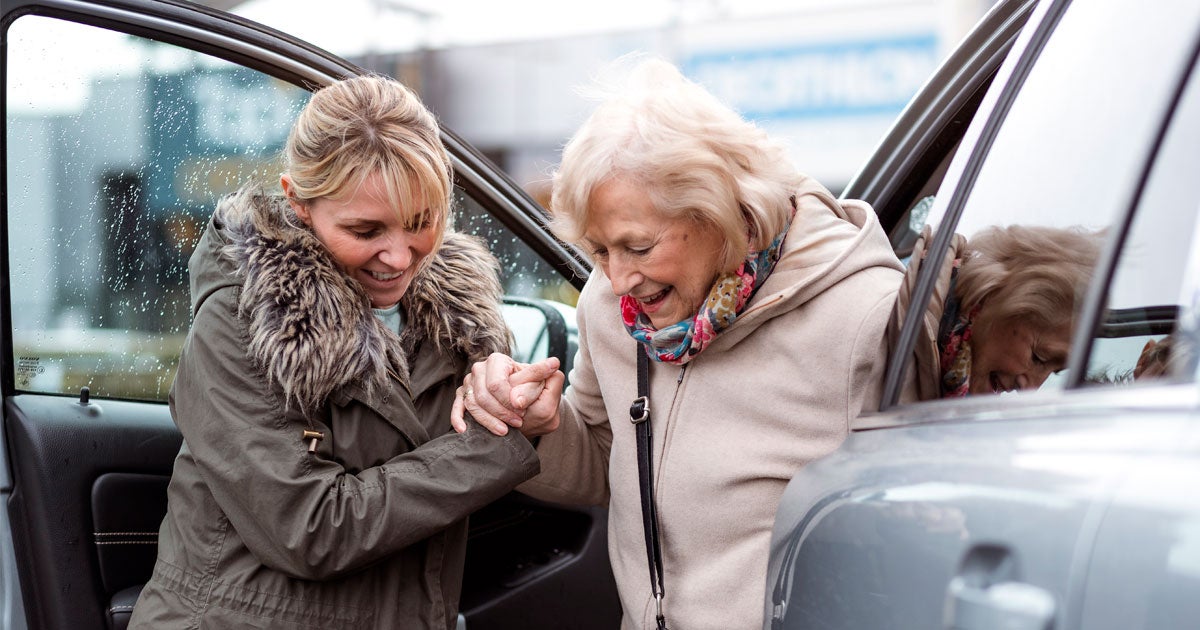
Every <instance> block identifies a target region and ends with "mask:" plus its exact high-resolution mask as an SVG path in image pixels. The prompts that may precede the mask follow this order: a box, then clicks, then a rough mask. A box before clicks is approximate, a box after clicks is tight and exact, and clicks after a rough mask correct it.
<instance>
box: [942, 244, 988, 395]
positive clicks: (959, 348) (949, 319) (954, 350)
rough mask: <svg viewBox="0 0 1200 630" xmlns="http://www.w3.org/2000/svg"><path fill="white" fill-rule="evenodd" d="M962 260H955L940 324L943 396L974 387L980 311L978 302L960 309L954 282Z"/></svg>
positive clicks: (959, 393)
mask: <svg viewBox="0 0 1200 630" xmlns="http://www.w3.org/2000/svg"><path fill="white" fill-rule="evenodd" d="M960 262H961V261H959V260H955V261H954V269H953V271H951V275H950V291H949V293H950V296H949V297H947V298H946V304H945V306H944V307H943V310H942V321H941V323H940V324H939V326H938V349H939V350H940V351H941V360H940V366H941V371H942V398H962V397H964V396H966V395H967V393H968V392H969V391H970V389H971V332H972V329H973V327H974V324H975V317H976V316H978V315H979V307H980V306H981V305H979V304H976V305H975V308H972V309H971V312H969V313H966V314H961V315H960V313H959V304H958V298H957V297H955V295H954V285H955V284H956V281H957V280H958V267H959V264H960Z"/></svg>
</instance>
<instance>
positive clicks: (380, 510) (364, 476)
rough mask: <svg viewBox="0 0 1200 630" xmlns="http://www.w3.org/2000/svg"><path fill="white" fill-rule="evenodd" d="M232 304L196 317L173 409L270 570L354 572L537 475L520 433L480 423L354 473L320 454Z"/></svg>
mask: <svg viewBox="0 0 1200 630" xmlns="http://www.w3.org/2000/svg"><path fill="white" fill-rule="evenodd" d="M214 297H215V296H214ZM226 298H227V296H226ZM230 302H231V300H229V299H208V300H206V301H205V303H204V305H203V306H202V307H201V308H200V310H199V312H198V313H197V314H196V318H195V321H194V322H193V325H192V334H191V335H190V337H189V340H188V344H187V346H186V349H185V351H184V354H183V356H182V357H181V359H180V367H179V371H178V374H177V376H176V381H175V385H174V387H173V389H172V397H171V405H172V413H173V414H174V417H175V420H176V424H177V425H178V426H179V429H180V431H181V432H182V433H183V438H184V441H185V443H186V445H187V449H188V450H189V451H190V453H191V456H192V458H193V459H194V460H195V462H196V466H197V467H198V469H199V472H200V476H201V479H202V480H203V482H204V485H205V486H206V488H207V490H208V491H209V492H210V493H211V494H212V496H213V499H214V500H215V501H216V503H217V505H218V506H219V507H220V509H221V510H222V512H223V513H224V515H225V517H227V518H228V520H229V524H230V525H231V526H232V528H233V529H234V530H236V532H237V534H238V536H239V537H240V538H241V539H242V540H243V541H244V542H245V544H246V545H247V547H248V548H249V550H250V551H251V553H253V554H254V555H255V557H256V558H258V560H259V561H260V562H261V563H262V564H264V565H266V566H267V567H270V568H272V569H274V570H277V571H280V572H283V573H285V574H287V575H290V576H292V577H296V578H301V579H310V580H320V579H328V578H332V577H336V576H338V575H340V574H343V573H346V572H350V571H354V570H356V569H359V568H362V567H364V566H366V565H368V564H371V563H373V562H376V561H378V560H380V559H382V558H384V557H386V556H388V555H390V554H393V553H395V552H397V551H399V550H401V549H403V548H404V547H407V546H409V545H412V544H414V543H417V542H419V541H422V540H424V539H426V538H428V537H430V536H431V535H433V534H436V533H437V532H439V531H441V530H443V529H445V528H446V527H448V526H450V525H451V524H453V523H455V522H457V521H459V520H461V519H463V518H465V517H466V516H467V515H468V514H470V513H471V512H472V511H474V510H476V509H478V508H480V507H482V506H484V505H486V504H488V503H490V502H492V501H494V500H495V499H497V498H499V497H500V496H502V495H504V494H505V493H507V492H508V491H509V490H511V489H512V488H513V487H515V486H516V485H517V484H519V483H520V482H522V481H524V480H526V479H528V478H530V477H531V476H533V475H535V474H537V470H538V460H537V455H536V454H535V452H534V451H533V448H532V446H531V445H530V444H529V442H528V441H527V440H526V439H525V438H524V437H522V436H521V435H520V433H519V432H516V431H513V432H511V433H510V434H509V435H508V436H505V437H496V436H493V435H491V434H490V433H488V432H487V431H485V430H483V429H481V428H475V429H474V430H469V431H468V432H467V433H465V434H461V435H460V434H456V433H448V434H446V435H443V436H440V437H437V438H435V439H432V440H430V441H428V442H426V443H424V444H422V445H420V446H419V447H417V448H415V449H413V450H412V451H410V452H407V453H404V454H402V455H399V456H397V457H395V458H393V459H391V460H390V461H387V462H385V463H383V464H382V465H379V466H375V467H372V468H367V469H365V470H362V471H360V472H358V473H356V474H351V473H349V472H348V471H347V470H346V469H345V468H343V467H342V466H341V465H340V464H339V463H338V462H336V461H331V460H327V459H323V458H320V457H314V456H311V455H310V454H308V453H307V452H306V445H305V443H304V442H303V441H302V439H301V432H302V431H303V429H304V428H306V424H305V423H304V422H303V421H301V420H300V415H299V414H297V413H296V412H295V411H294V410H292V411H290V412H289V411H288V410H287V409H286V406H285V405H284V401H283V400H281V399H280V394H279V393H278V390H277V389H276V388H273V387H271V386H270V384H269V383H268V382H266V379H264V378H263V377H262V376H261V374H259V373H258V372H257V370H254V369H253V368H251V367H250V366H249V360H248V358H247V356H246V353H245V348H246V347H247V344H246V343H245V341H246V340H245V339H242V338H241V335H242V332H241V331H242V327H241V325H240V324H239V322H238V319H237V316H236V313H235V312H234V310H233V308H232V307H231V306H230Z"/></svg>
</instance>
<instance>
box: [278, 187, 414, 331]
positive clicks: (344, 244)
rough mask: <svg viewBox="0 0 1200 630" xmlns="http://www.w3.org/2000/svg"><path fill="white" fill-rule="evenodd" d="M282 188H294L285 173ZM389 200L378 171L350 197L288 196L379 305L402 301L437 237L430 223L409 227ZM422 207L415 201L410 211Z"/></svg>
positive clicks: (285, 191)
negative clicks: (301, 199)
mask: <svg viewBox="0 0 1200 630" xmlns="http://www.w3.org/2000/svg"><path fill="white" fill-rule="evenodd" d="M283 187H284V193H285V194H286V193H287V192H288V190H289V188H290V181H289V180H288V179H287V177H286V176H285V177H284V180H283ZM386 199H387V197H386V196H384V194H383V183H382V178H381V177H380V176H379V175H378V174H376V175H371V176H369V177H367V178H366V179H365V180H363V184H362V186H359V187H358V188H357V189H356V190H355V191H354V194H353V195H351V196H350V197H348V198H346V199H327V198H321V199H315V200H312V201H309V202H307V203H303V204H302V203H298V202H296V201H292V200H289V202H290V203H291V205H292V208H293V209H294V210H295V211H296V216H298V217H299V218H300V220H301V221H304V223H305V224H307V225H308V226H309V227H311V228H312V230H313V233H314V234H316V236H317V239H319V240H320V241H321V243H322V244H324V245H325V248H326V249H327V250H329V254H330V255H331V256H332V257H333V260H334V262H336V263H337V264H338V266H339V267H340V268H341V270H342V271H343V272H345V274H346V275H348V276H350V277H351V278H354V279H355V280H357V281H358V282H359V284H361V285H362V286H363V288H364V289H366V290H367V295H369V296H370V298H371V306H373V307H375V308H387V307H390V306H392V305H393V304H396V303H397V302H399V301H400V298H401V297H402V296H403V295H404V292H405V291H407V290H408V287H409V285H410V284H412V277H413V274H414V273H415V272H416V271H417V269H418V268H419V266H420V264H421V261H422V260H424V259H425V257H426V256H428V255H429V253H430V252H431V251H433V246H434V244H435V243H436V242H437V233H436V230H435V229H434V228H433V227H432V226H429V225H422V226H416V228H415V229H409V227H407V226H406V225H405V223H404V221H402V220H401V217H399V216H397V214H396V212H395V210H393V208H392V206H391V205H390V204H389V203H388V202H387V201H386ZM418 208H419V206H417V205H416V203H415V202H414V205H413V206H412V210H413V211H414V212H415V211H416V210H417V209H418Z"/></svg>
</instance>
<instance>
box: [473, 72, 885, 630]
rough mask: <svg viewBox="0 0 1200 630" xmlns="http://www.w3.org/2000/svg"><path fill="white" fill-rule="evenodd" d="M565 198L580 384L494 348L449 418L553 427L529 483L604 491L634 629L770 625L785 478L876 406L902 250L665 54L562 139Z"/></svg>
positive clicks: (529, 489) (558, 497) (576, 497)
mask: <svg viewBox="0 0 1200 630" xmlns="http://www.w3.org/2000/svg"><path fill="white" fill-rule="evenodd" d="M552 206H553V211H554V224H555V227H556V229H557V232H558V234H560V235H561V236H562V237H563V238H564V239H567V240H569V241H572V242H575V243H579V244H581V245H582V246H583V247H584V248H586V249H587V250H588V251H589V252H591V255H592V256H593V258H594V260H595V262H596V265H597V269H596V271H595V272H594V273H593V274H592V276H591V277H590V278H589V279H588V282H587V285H586V286H585V287H584V289H583V292H582V295H581V296H580V300H579V309H578V319H579V354H578V357H577V359H576V361H575V367H574V370H573V372H572V374H571V381H570V382H571V386H570V388H569V389H568V390H567V391H566V392H565V394H563V395H562V396H561V398H560V397H559V390H560V388H561V386H562V375H561V373H558V372H556V371H555V370H554V369H553V368H554V367H556V365H557V364H556V362H554V361H553V360H550V361H548V362H544V363H539V364H534V365H531V366H522V365H519V364H517V363H515V362H513V361H512V360H511V359H509V358H508V357H504V356H502V355H493V356H492V357H490V358H489V359H488V361H487V362H485V363H483V364H476V366H475V369H474V370H473V372H472V375H471V376H469V377H468V378H466V379H464V387H463V388H462V390H461V396H462V398H461V399H460V401H459V403H458V404H456V414H455V422H456V428H458V429H460V430H461V429H463V428H465V427H466V426H467V424H470V423H465V424H464V423H463V421H462V418H463V415H462V411H463V408H464V407H465V410H466V411H469V412H470V414H471V416H472V417H473V418H474V419H475V420H476V421H478V422H479V423H481V424H484V425H485V426H488V427H489V428H491V429H492V430H493V431H495V432H497V433H504V432H505V431H506V425H512V426H515V427H519V428H520V429H521V430H522V431H524V432H525V433H526V434H527V435H539V434H543V433H546V432H547V431H549V430H551V429H552V428H554V427H558V429H557V431H555V432H553V433H548V434H545V435H542V437H541V438H540V442H539V443H538V455H539V457H541V459H542V468H543V472H542V474H541V475H540V476H538V477H536V478H535V479H534V480H533V481H531V482H529V483H526V484H524V485H523V486H521V488H520V490H521V491H523V492H526V493H528V494H531V495H534V496H536V497H539V498H542V499H546V500H550V501H560V502H584V503H593V504H607V505H608V507H609V543H610V545H609V550H610V554H611V560H612V565H613V570H614V573H615V575H616V580H617V588H618V590H619V593H620V598H621V604H622V607H623V609H624V620H623V627H624V628H652V627H655V626H656V625H657V626H658V627H662V625H663V624H664V620H665V623H666V624H669V625H670V627H672V628H684V629H692V628H721V629H724V630H729V629H737V628H747V629H749V628H755V629H757V628H761V627H762V621H763V620H762V609H763V604H762V602H763V597H764V585H765V582H766V568H767V553H768V543H769V538H770V534H771V526H772V521H773V519H774V514H775V509H776V507H777V505H778V501H779V498H780V495H781V494H782V492H783V489H784V486H785V485H786V484H787V482H788V480H789V479H791V478H792V476H793V475H794V474H795V473H796V471H797V470H798V469H800V468H801V467H802V466H804V465H805V464H807V463H808V462H810V461H812V460H813V459H815V458H817V457H820V456H822V455H824V454H826V453H828V452H829V451H831V450H832V449H834V448H835V447H836V446H837V445H838V444H839V443H840V442H841V441H842V439H843V438H844V437H845V436H846V434H847V430H848V426H849V423H850V421H851V419H853V418H854V417H856V416H857V415H858V414H859V412H860V411H862V410H863V409H864V408H870V407H871V406H872V405H874V404H876V403H877V401H878V397H879V394H880V375H881V372H882V370H883V367H884V363H885V361H884V346H883V340H884V329H885V326H886V324H887V321H888V316H889V314H890V312H891V309H892V303H893V301H894V300H895V294H896V288H897V286H898V285H899V283H900V279H901V273H900V269H901V267H900V265H899V262H898V261H897V260H896V258H895V256H894V255H893V253H892V250H891V248H890V246H889V244H888V241H887V238H886V237H885V235H884V233H883V231H882V230H881V229H880V227H879V225H878V223H877V222H876V218H875V215H874V213H873V212H872V210H871V208H870V207H869V206H867V205H866V204H863V203H858V202H841V203H839V202H838V200H836V199H835V198H834V197H833V196H832V195H831V194H830V193H829V191H827V190H826V189H825V188H823V187H822V186H821V185H820V184H818V183H817V182H815V181H813V180H812V179H810V178H808V177H805V176H804V175H801V174H800V173H798V172H797V171H796V170H795V168H794V167H793V166H792V165H791V163H790V161H789V160H788V157H787V155H786V153H785V151H784V150H783V149H782V148H781V147H780V146H778V145H776V144H775V143H773V142H771V141H769V140H768V138H767V136H766V135H765V134H764V133H763V132H762V131H761V130H759V129H758V128H756V127H755V126H754V125H752V124H750V123H748V122H746V121H744V120H743V119H741V118H740V117H739V116H738V115H737V114H735V113H734V112H733V111H732V110H730V109H729V108H727V107H725V106H724V105H722V104H721V103H719V102H718V101H717V100H716V99H715V98H714V97H713V96H711V95H710V94H708V93H707V92H705V91H704V90H703V89H702V88H701V87H699V86H698V85H696V84H694V83H692V82H690V81H688V80H686V79H685V78H684V77H682V76H681V75H680V74H679V72H678V71H677V70H676V69H675V68H673V67H671V66H670V65H669V64H667V63H665V62H661V61H654V60H652V61H647V62H643V63H642V64H641V65H639V66H638V67H637V68H635V69H634V71H633V72H632V74H631V77H630V79H629V84H628V86H627V88H626V89H625V91H623V92H618V93H612V94H610V95H609V96H608V97H607V99H606V100H605V101H604V102H603V103H602V104H601V105H600V106H599V108H598V109H597V110H596V111H595V112H594V113H593V114H592V115H591V117H590V118H589V119H588V120H587V121H586V122H585V123H584V124H583V126H582V128H581V129H580V130H579V131H578V132H577V133H576V135H575V136H574V138H572V139H571V141H570V142H569V143H568V144H567V146H566V148H565V149H564V151H563V157H562V163H561V166H560V168H559V170H558V172H557V174H556V175H555V178H554V193H553V204H552ZM647 357H648V359H649V360H648V363H649V365H648V367H647V369H646V372H647V377H648V378H647V386H646V387H639V383H638V380H639V367H638V364H639V362H641V360H642V359H643V358H647ZM643 394H646V395H648V399H649V410H650V414H649V415H650V419H649V423H650V425H652V426H653V430H652V432H651V433H652V434H653V435H652V438H651V439H650V440H649V449H648V452H647V453H645V454H644V455H641V456H640V455H639V452H638V451H639V447H638V445H637V444H636V443H635V442H636V441H637V439H636V437H635V434H636V433H637V432H638V429H637V428H635V425H634V424H631V423H630V413H631V402H633V401H634V400H635V399H636V398H638V397H639V396H640V395H643ZM641 409H644V407H639V408H637V409H635V411H637V412H638V413H639V415H640V410H641ZM644 425H645V423H641V424H640V425H638V426H644ZM639 457H642V458H643V459H644V460H645V461H646V462H652V464H653V465H652V466H651V467H650V468H651V469H652V470H651V471H650V473H651V474H650V475H648V477H649V480H648V483H649V484H650V485H652V488H653V490H652V495H653V496H645V495H643V494H642V492H641V490H640V489H639V484H640V483H641V481H640V478H641V475H642V473H641V472H640V470H639V462H638V460H639ZM643 500H645V501H646V507H647V508H648V509H646V510H645V511H644V509H643ZM645 516H648V517H650V518H648V519H647V520H643V519H644V517H645ZM652 534H654V535H653V536H652ZM653 538H657V539H658V541H659V544H658V545H654V543H653ZM652 560H653V565H651V561H652ZM652 576H653V578H654V584H653V585H652V583H651V578H652ZM660 577H661V581H660V579H659V578H660ZM658 595H661V599H659V598H657V597H656V596H658Z"/></svg>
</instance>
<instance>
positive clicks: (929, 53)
mask: <svg viewBox="0 0 1200 630" xmlns="http://www.w3.org/2000/svg"><path fill="white" fill-rule="evenodd" d="M681 4H685V3H681ZM710 4H713V5H716V6H718V9H719V5H720V4H721V3H719V2H716V3H710ZM794 5H795V6H794V8H790V9H787V10H785V11H779V12H776V13H771V14H762V15H755V16H740V17H724V16H722V15H721V14H720V11H719V10H715V11H710V12H709V13H708V14H706V15H703V16H701V17H700V18H695V19H689V20H682V19H681V20H678V21H676V22H675V23H672V24H669V25H666V26H664V27H662V28H655V29H642V30H634V31H626V32H614V33H603V34H594V35H586V36H569V37H562V38H552V39H541V40H536V41H524V42H514V43H504V44H489V45H479V46H455V47H447V48H439V49H425V50H415V51H407V52H402V53H391V54H378V53H372V54H370V55H366V56H363V57H360V58H357V59H355V61H357V62H359V63H360V64H363V65H369V66H370V67H371V68H372V69H374V70H378V71H380V72H385V73H388V74H393V75H395V76H398V77H400V78H402V79H404V80H406V81H407V82H408V83H409V84H410V85H413V86H415V87H417V88H418V89H419V90H420V91H421V93H422V95H423V98H424V99H425V100H426V102H427V103H428V104H429V105H430V107H431V108H433V109H434V110H435V111H436V112H437V113H438V115H439V116H440V117H441V118H442V120H443V121H444V122H445V124H446V125H447V126H449V127H450V128H452V129H454V130H455V131H457V132H458V133H459V134H460V135H462V136H463V137H464V138H466V139H467V140H468V141H470V142H471V143H472V144H474V145H475V146H476V147H478V148H480V149H481V150H483V151H484V152H485V153H486V154H487V155H488V156H489V157H491V158H492V159H493V160H494V161H495V162H496V163H497V164H498V165H500V166H501V167H502V168H504V169H505V170H506V171H508V172H509V173H510V174H511V175H512V176H513V178H514V179H515V180H516V181H517V182H518V183H520V184H522V185H524V186H526V187H527V188H528V189H529V190H530V191H531V192H535V193H537V192H538V191H539V189H540V188H541V187H543V186H544V185H545V182H546V180H547V179H548V176H549V173H550V172H551V171H552V169H553V168H554V165H555V164H556V163H557V160H558V154H559V150H560V148H561V146H562V144H563V143H564V142H565V141H566V139H567V138H569V137H570V135H571V133H572V132H573V131H574V129H575V128H576V127H578V125H579V124H580V123H581V122H582V121H583V119H584V118H585V117H586V115H587V113H588V111H589V109H590V104H589V103H588V102H586V101H584V100H583V99H582V98H581V97H580V96H579V95H578V93H577V89H578V88H579V87H581V86H585V85H586V84H587V83H588V81H589V78H590V77H591V76H593V75H594V74H595V73H596V71H597V70H598V69H599V68H601V67H602V66H603V65H605V64H606V63H608V62H610V61H611V60H613V59H615V58H617V57H619V56H621V55H623V54H626V53H629V52H632V51H641V52H645V53H650V54H654V55H658V56H661V57H664V58H667V59H669V60H671V61H673V62H675V63H676V64H677V65H679V66H680V67H681V68H682V69H683V70H684V72H685V74H687V75H688V76H690V77H691V78H693V79H695V80H697V81H699V82H701V83H703V84H704V85H705V86H706V87H708V88H709V89H710V90H711V91H713V92H714V93H715V94H717V96H719V97H720V98H721V99H722V100H724V101H725V102H726V103H729V104H730V105H732V106H733V107H734V108H735V109H737V110H738V111H740V112H741V113H742V114H743V115H744V116H746V117H748V118H750V119H752V120H754V121H756V122H757V123H758V124H760V125H761V126H762V127H763V128H765V129H766V130H767V131H768V132H770V133H771V134H773V135H775V136H776V137H779V138H781V139H783V140H784V141H785V142H787V143H788V145H789V147H790V149H791V153H792V156H793V158H794V160H795V162H796V164H797V165H798V166H799V167H800V168H801V170H803V171H805V172H807V173H809V174H810V175H813V176H814V177H817V178H818V179H820V180H821V181H823V182H824V183H825V184H826V185H827V186H829V187H830V188H831V189H833V190H834V191H838V190H840V189H841V187H842V186H844V185H845V184H846V183H847V181H848V180H849V178H850V177H851V176H852V175H853V174H854V173H855V172H856V171H857V169H858V168H859V166H860V165H861V164H862V163H863V162H864V161H865V159H866V158H867V156H869V155H870V153H871V151H872V149H873V148H874V147H875V145H876V143H877V142H878V141H879V139H880V138H881V137H882V135H883V134H884V133H885V132H886V131H887V129H888V127H889V126H890V124H891V122H892V121H893V120H894V119H895V118H896V116H897V115H898V114H899V113H900V111H901V110H902V109H903V107H904V105H905V104H906V103H907V102H908V100H909V99H910V98H911V97H912V96H913V94H915V93H916V92H917V90H918V89H919V88H920V87H921V85H922V84H923V83H924V81H925V80H926V78H927V77H928V76H929V75H930V74H931V73H932V72H933V70H934V69H935V68H936V67H937V65H938V63H939V62H940V60H941V59H942V57H943V56H944V55H945V54H947V53H949V51H950V50H951V49H952V48H953V46H954V45H955V44H956V43H957V42H958V40H959V39H961V37H962V36H963V35H965V34H966V32H967V31H968V30H969V29H970V27H971V25H972V24H974V23H975V22H976V21H977V20H978V19H979V18H980V17H981V16H982V15H983V14H984V13H985V12H986V10H987V8H988V7H989V6H990V5H991V0H909V1H887V0H876V1H853V0H850V1H843V2H814V1H808V2H796V3H794Z"/></svg>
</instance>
